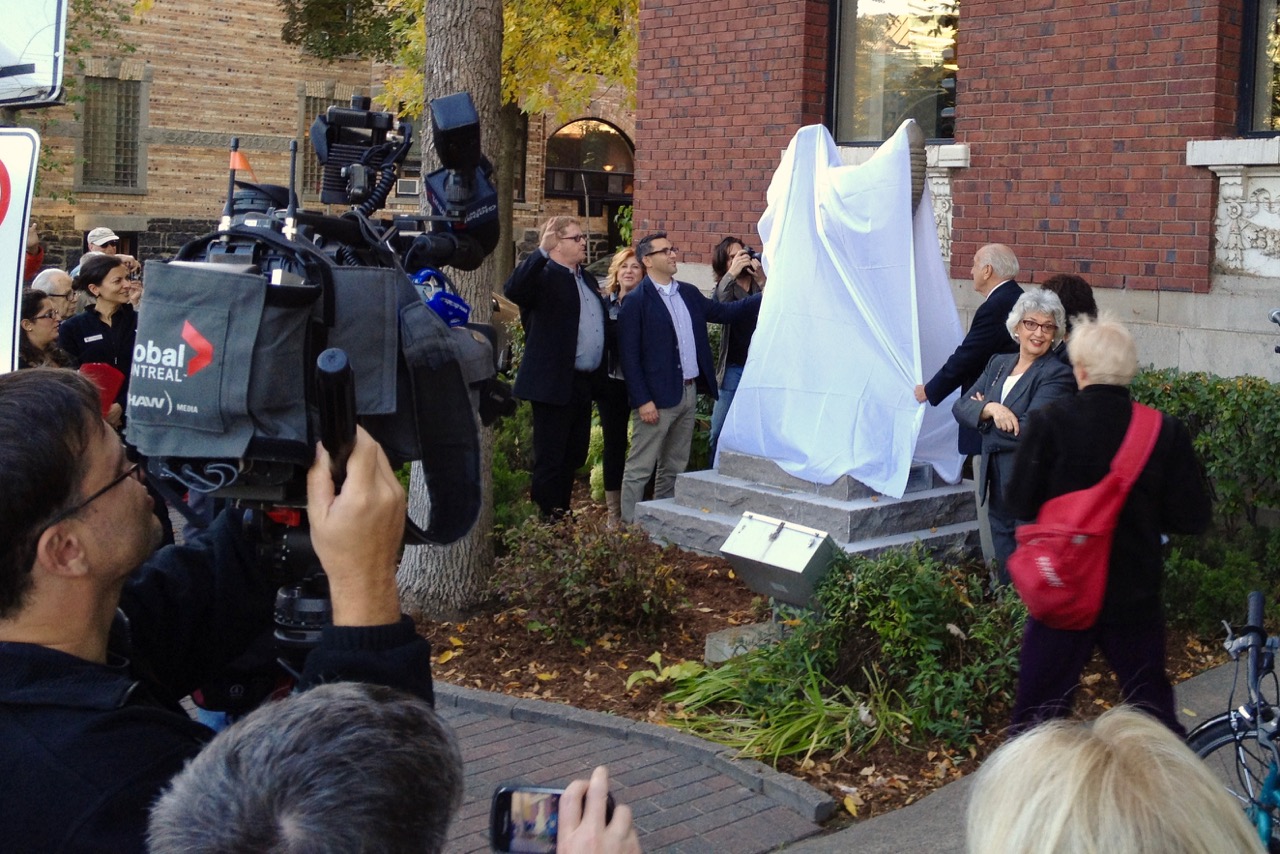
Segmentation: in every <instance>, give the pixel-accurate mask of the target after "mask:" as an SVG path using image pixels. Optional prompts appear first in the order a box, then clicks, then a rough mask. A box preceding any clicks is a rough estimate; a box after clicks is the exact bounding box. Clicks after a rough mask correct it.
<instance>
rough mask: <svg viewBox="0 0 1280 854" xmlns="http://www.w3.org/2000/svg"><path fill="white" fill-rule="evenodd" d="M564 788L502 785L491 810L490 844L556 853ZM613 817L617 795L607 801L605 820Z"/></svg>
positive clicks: (535, 853) (538, 853) (539, 853)
mask: <svg viewBox="0 0 1280 854" xmlns="http://www.w3.org/2000/svg"><path fill="white" fill-rule="evenodd" d="M563 794H564V789H548V788H544V787H542V786H518V785H506V786H499V787H498V788H497V789H495V790H494V792H493V806H492V808H491V809H490V811H489V845H490V847H492V848H493V850H494V851H513V852H526V853H527V854H554V852H555V850H556V831H557V829H558V828H559V825H560V796H561V795H563ZM612 820H613V795H609V799H608V801H606V802H605V823H606V824H608V823H609V822H610V821H612Z"/></svg>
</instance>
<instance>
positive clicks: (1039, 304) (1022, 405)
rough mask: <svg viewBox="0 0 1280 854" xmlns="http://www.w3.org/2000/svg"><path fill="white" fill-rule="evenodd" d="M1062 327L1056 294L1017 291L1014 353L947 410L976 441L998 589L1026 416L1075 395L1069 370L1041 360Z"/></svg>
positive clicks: (1008, 546)
mask: <svg viewBox="0 0 1280 854" xmlns="http://www.w3.org/2000/svg"><path fill="white" fill-rule="evenodd" d="M1066 326H1067V319H1066V312H1065V311H1064V310H1063V308H1062V301H1061V300H1059V299H1058V296H1057V294H1054V293H1052V292H1050V291H1046V290H1045V289H1043V288H1029V289H1028V290H1026V291H1025V292H1023V294H1022V296H1020V297H1018V301H1017V302H1016V303H1014V306H1013V311H1011V312H1009V319H1008V321H1006V323H1005V327H1006V328H1007V329H1008V330H1009V334H1010V335H1012V336H1013V340H1014V341H1017V342H1018V352H1017V353H1004V354H1000V355H996V356H992V357H991V361H989V362H987V367H986V370H984V371H983V372H982V376H980V377H978V381H977V382H975V383H974V384H973V387H972V388H970V389H969V390H968V391H966V392H964V393H963V394H962V395H961V396H960V399H959V400H957V401H956V403H955V405H954V406H952V407H951V414H952V415H954V416H955V419H956V421H958V422H959V423H960V424H961V426H964V427H971V428H974V429H976V430H977V431H978V432H979V433H980V434H981V436H982V466H981V469H980V470H979V474H978V484H979V489H978V496H979V500H982V501H986V502H988V509H987V516H988V518H989V519H990V521H991V545H992V547H993V550H994V551H995V557H996V563H997V569H996V571H997V578H998V579H999V582H1000V583H1001V584H1008V583H1009V571H1008V570H1007V569H1006V568H1005V565H1006V563H1007V562H1008V560H1009V555H1011V554H1013V549H1014V547H1015V546H1016V545H1017V541H1016V540H1015V539H1014V535H1013V531H1014V525H1015V523H1016V519H1015V517H1014V516H1013V514H1012V512H1010V510H1009V509H1008V507H1007V506H1006V502H1005V495H1006V494H1007V492H1008V487H1009V477H1010V475H1011V474H1012V472H1013V457H1014V452H1015V451H1017V450H1018V439H1019V436H1020V434H1021V432H1022V429H1023V428H1024V427H1025V426H1026V424H1027V418H1028V416H1029V415H1030V413H1031V412H1033V411H1035V410H1037V409H1040V408H1041V407H1043V406H1045V405H1046V404H1049V403H1051V402H1053V401H1055V400H1057V399H1059V398H1062V397H1067V396H1068V395H1070V394H1072V393H1074V392H1075V390H1076V381H1075V377H1073V376H1072V374H1071V368H1070V367H1068V366H1067V365H1065V364H1063V363H1062V362H1061V361H1060V360H1058V359H1056V358H1052V357H1051V358H1047V359H1046V358H1044V357H1045V356H1046V355H1049V354H1050V352H1051V351H1052V350H1053V346H1054V344H1056V343H1057V342H1058V341H1061V340H1062V335H1063V333H1064V332H1065V330H1066Z"/></svg>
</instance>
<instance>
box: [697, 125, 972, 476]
mask: <svg viewBox="0 0 1280 854" xmlns="http://www.w3.org/2000/svg"><path fill="white" fill-rule="evenodd" d="M759 230H760V237H761V240H762V241H763V244H764V253H763V254H764V258H765V263H766V265H767V271H768V274H769V282H768V285H767V287H766V288H765V292H764V302H763V305H762V306H761V309H760V319H759V322H758V324H757V326H756V332H755V336H754V337H753V338H752V340H751V349H750V352H749V354H748V357H747V364H746V368H745V370H744V372H743V375H742V381H741V383H740V384H739V385H738V392H737V395H736V396H735V397H734V400H733V406H732V408H731V409H730V410H729V416H728V418H727V419H726V421H725V425H724V430H723V432H722V433H721V434H720V445H719V447H720V449H723V450H733V451H740V452H743V453H748V454H755V455H757V456H761V457H766V458H768V459H771V460H773V461H775V462H776V463H778V465H780V466H781V467H782V468H783V469H784V470H786V471H787V472H789V473H790V474H792V475H795V476H796V477H800V478H803V479H805V480H809V481H812V482H816V483H822V484H829V483H832V482H834V481H835V480H837V479H838V478H839V477H840V476H841V475H846V474H847V475H849V476H851V477H853V478H855V479H856V480H858V481H860V482H862V483H864V484H866V485H867V486H870V487H871V488H873V489H875V490H876V491H878V492H880V493H882V494H884V495H891V496H894V497H897V498H900V497H902V494H903V492H904V491H905V489H906V484H907V475H908V473H909V471H910V468H911V462H912V460H913V459H915V460H917V461H919V462H922V463H927V464H929V465H932V466H933V468H934V469H935V471H937V473H938V474H939V475H940V476H941V477H942V478H943V479H944V480H946V481H947V482H950V483H954V482H956V481H958V480H959V477H960V464H961V457H960V454H959V452H958V451H957V449H956V438H957V426H956V422H955V419H954V418H952V417H951V403H952V400H953V398H954V395H953V397H951V398H948V399H947V400H946V401H944V402H943V403H942V404H941V405H940V406H937V407H931V406H929V405H928V404H927V403H926V404H920V403H917V402H916V400H915V397H914V395H913V390H914V388H915V386H916V385H917V384H919V383H921V382H923V381H924V380H925V379H927V378H929V377H931V376H932V375H933V373H934V372H935V371H936V370H937V369H938V368H939V367H940V366H941V365H942V363H943V362H944V361H946V359H947V357H948V356H949V355H951V353H952V351H953V350H955V348H956V345H958V344H959V343H960V341H961V339H962V337H963V331H962V329H961V326H960V318H959V315H958V313H957V311H956V305H955V298H954V297H953V295H952V293H951V283H950V280H949V279H948V277H947V272H946V269H945V267H944V265H943V261H942V254H941V251H940V249H939V246H938V235H937V229H936V227H935V225H934V221H933V206H932V203H931V201H930V198H929V193H928V187H927V186H926V187H925V195H924V198H923V199H922V200H921V202H920V205H919V210H918V212H917V214H916V215H915V216H914V217H912V214H911V166H910V155H909V149H908V143H907V136H906V126H905V125H903V127H901V128H899V129H898V132H897V133H896V134H895V135H894V136H893V138H892V139H890V140H889V141H888V142H886V143H885V144H884V145H882V146H881V147H880V149H879V150H878V151H877V152H876V154H875V155H874V156H873V157H872V158H871V160H870V161H868V162H867V163H865V164H862V165H860V166H845V165H842V164H841V162H840V154H839V151H838V149H837V147H836V144H835V142H834V140H832V138H831V135H830V134H829V133H828V132H827V130H826V128H824V127H821V126H816V125H815V126H810V127H805V128H801V129H800V131H799V132H798V133H797V134H796V135H795V137H794V138H793V139H792V140H791V144H790V145H789V146H788V147H787V151H786V153H785V154H784V155H783V158H782V163H781V164H780V165H779V166H778V169H777V171H776V172H775V173H774V176H773V181H772V183H771V184H770V185H769V193H768V208H767V209H766V211H765V213H764V216H763V217H761V219H760V227H759Z"/></svg>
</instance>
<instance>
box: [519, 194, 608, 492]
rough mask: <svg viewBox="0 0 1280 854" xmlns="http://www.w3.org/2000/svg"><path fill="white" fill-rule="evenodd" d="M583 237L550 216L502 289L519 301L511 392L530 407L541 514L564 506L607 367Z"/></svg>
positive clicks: (600, 309) (602, 310)
mask: <svg viewBox="0 0 1280 854" xmlns="http://www.w3.org/2000/svg"><path fill="white" fill-rule="evenodd" d="M586 257H587V236H586V234H584V233H583V231H582V225H581V223H579V222H578V220H577V219H575V218H573V217H570V216H555V217H552V218H551V219H550V220H548V221H547V224H546V227H544V228H543V230H542V240H541V242H540V243H539V244H538V250H537V251H536V252H534V253H532V254H531V255H530V256H529V257H528V258H526V259H525V260H524V261H523V262H521V263H520V265H519V266H518V267H516V269H515V270H514V271H513V272H512V273H511V278H509V279H507V283H506V285H505V286H504V287H503V290H504V291H505V292H506V295H507V299H509V300H511V301H512V302H514V303H515V304H516V305H518V306H520V323H521V325H522V326H524V335H525V339H524V358H523V360H521V362H520V372H519V374H517V375H516V384H515V388H514V389H513V391H514V392H515V395H516V397H518V398H520V399H521V400H527V401H530V402H531V404H532V406H533V482H532V483H531V484H530V489H529V491H530V493H531V495H532V498H533V503H534V504H537V505H538V509H539V510H541V511H542V515H543V516H547V517H554V516H558V515H560V514H561V513H564V512H565V511H567V510H568V509H569V498H570V495H571V494H572V492H573V477H574V474H575V472H577V470H578V469H579V468H581V467H582V464H583V463H584V462H586V460H587V448H588V446H589V444H590V442H591V391H592V385H593V383H594V382H595V381H596V380H597V379H598V378H599V373H600V370H601V368H602V367H603V366H604V335H605V318H606V317H607V316H608V313H609V312H608V309H607V307H606V306H605V303H604V299H603V297H601V296H600V291H599V288H598V287H597V285H596V280H595V277H594V276H592V275H591V274H590V273H588V272H586V271H585V270H583V269H582V267H581V264H582V262H583V261H584V260H586Z"/></svg>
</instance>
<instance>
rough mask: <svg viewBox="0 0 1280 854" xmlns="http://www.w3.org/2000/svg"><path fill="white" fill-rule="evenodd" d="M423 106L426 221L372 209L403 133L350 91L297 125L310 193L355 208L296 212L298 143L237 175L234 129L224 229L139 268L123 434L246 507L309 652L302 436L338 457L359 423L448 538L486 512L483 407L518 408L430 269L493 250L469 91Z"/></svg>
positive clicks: (167, 465)
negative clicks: (411, 480) (430, 158)
mask: <svg viewBox="0 0 1280 854" xmlns="http://www.w3.org/2000/svg"><path fill="white" fill-rule="evenodd" d="M430 115H431V122H432V142H433V145H434V147H435V150H436V152H437V154H438V155H439V158H440V162H441V164H442V165H441V168H440V169H438V170H436V171H434V172H432V173H431V174H430V175H428V176H427V178H426V181H425V184H426V188H427V196H428V200H429V202H430V205H431V209H432V213H431V214H430V215H426V216H394V217H391V218H389V219H382V220H375V219H374V218H373V215H374V214H375V212H377V211H378V210H380V209H381V208H382V206H383V205H384V204H385V203H386V200H387V197H388V195H389V194H390V192H391V190H392V188H393V187H394V186H395V182H396V180H397V178H398V175H399V170H400V167H401V165H402V164H403V162H404V160H405V158H406V157H407V155H408V154H409V151H410V149H411V146H412V143H413V125H412V124H411V123H409V122H406V121H397V120H396V118H395V117H394V116H393V115H392V114H391V113H387V112H378V111H374V110H371V109H370V105H369V101H368V99H367V98H356V99H353V101H352V104H351V106H350V107H330V108H329V109H328V111H327V112H326V113H325V114H324V115H321V116H318V117H317V118H316V120H315V123H314V124H313V125H312V127H311V132H310V139H311V142H312V146H313V147H314V149H315V152H316V155H317V157H318V159H319V161H320V163H321V164H322V166H323V177H322V181H321V186H320V188H319V191H320V201H321V202H322V203H323V204H326V205H334V204H342V205H350V206H351V209H350V210H348V211H347V212H345V213H343V214H341V215H336V216H335V215H330V214H326V213H319V212H312V211H306V210H302V209H300V208H299V205H298V197H297V193H296V191H295V188H294V181H293V176H294V175H295V174H296V172H297V169H296V156H297V144H296V142H295V143H293V144H292V145H291V152H292V154H291V158H290V160H291V164H290V165H291V168H290V181H289V185H288V186H287V187H282V186H272V185H264V184H256V183H254V184H251V183H248V182H244V181H239V180H237V179H236V165H237V157H236V149H237V144H236V141H235V140H233V141H232V168H231V170H230V174H229V176H228V187H227V199H226V204H225V206H224V209H223V213H222V218H221V221H220V223H219V227H218V229H217V230H216V231H214V232H212V233H210V234H206V235H203V236H201V237H198V238H196V239H195V240H192V241H191V242H189V243H187V244H186V245H184V246H183V247H182V249H181V250H179V252H178V253H177V255H176V257H175V258H174V260H172V261H170V262H148V263H147V265H146V281H147V290H146V294H145V296H144V298H143V303H142V306H141V310H140V312H139V322H138V332H137V344H136V346H135V352H134V361H133V365H132V369H131V377H130V387H129V393H128V427H127V434H126V438H127V440H128V442H129V443H130V444H131V445H133V446H135V447H136V448H137V450H138V451H139V453H141V454H142V455H144V456H145V457H146V458H147V460H148V462H147V471H148V475H149V476H150V477H151V478H152V479H153V481H160V482H161V483H162V484H163V483H167V484H172V483H175V482H176V483H177V484H178V485H179V487H180V489H179V491H188V492H190V493H194V494H200V495H206V496H209V497H210V498H211V499H224V500H227V501H230V502H233V503H234V504H235V505H237V506H239V507H241V508H244V510H245V513H244V518H245V526H246V530H248V531H249V533H250V534H251V536H252V538H253V540H254V541H255V543H256V545H257V549H258V553H259V555H260V557H261V559H262V562H263V563H264V565H265V566H266V567H268V569H269V571H271V572H273V573H274V574H276V575H277V576H278V577H279V579H280V582H281V583H282V584H285V585H286V586H285V587H283V588H282V589H281V592H280V595H279V598H278V601H277V624H278V629H277V632H276V636H277V640H278V641H279V642H280V643H281V648H282V649H284V650H286V652H287V651H288V650H293V651H299V650H301V651H303V652H305V650H306V649H307V648H309V646H310V645H311V642H312V641H314V640H315V639H317V638H318V632H319V629H320V627H321V626H322V625H323V624H324V623H325V622H327V618H328V609H327V602H325V601H324V600H325V599H326V596H325V592H326V591H325V582H324V579H323V575H322V573H319V571H318V570H319V567H318V563H317V561H316V560H315V556H314V553H313V552H312V550H311V548H310V539H309V536H308V528H307V524H306V520H305V514H304V513H303V511H302V509H301V508H302V507H304V506H305V498H306V472H307V469H308V468H309V466H310V464H311V461H312V459H313V458H314V452H313V450H312V448H313V447H314V443H315V442H316V441H317V440H322V441H323V442H324V443H325V445H326V448H328V450H329V452H330V455H331V456H332V457H333V458H334V459H335V460H339V461H340V460H343V459H345V454H346V453H349V448H350V445H351V443H353V442H354V439H355V426H356V423H357V422H359V423H360V424H361V425H363V426H364V427H365V429H366V430H368V431H369V433H370V434H371V435H372V436H373V437H374V438H375V439H377V440H378V441H379V442H380V443H381V444H382V446H383V448H384V450H385V451H386V453H387V456H388V458H389V459H390V460H391V463H392V465H393V466H399V465H402V464H403V463H405V462H409V461H420V462H421V466H422V472H423V475H424V478H425V481H426V487H427V493H428V498H429V512H428V518H427V519H426V521H425V522H423V523H422V524H418V523H417V522H415V521H414V520H413V519H412V518H410V519H409V520H407V523H406V535H405V541H406V543H407V544H422V543H437V544H446V543H450V542H453V541H455V540H457V539H459V538H460V537H462V536H463V535H465V534H466V533H467V532H468V531H469V530H470V528H471V527H472V525H473V524H474V522H475V520H476V517H477V515H478V513H479V509H480V505H481V498H482V495H481V488H482V484H481V480H480V437H479V432H478V427H477V417H478V418H479V420H480V421H481V422H483V423H484V424H486V425H488V424H491V423H493V421H494V420H496V418H498V417H499V416H501V415H502V414H505V413H507V412H509V411H510V410H511V409H512V408H513V401H512V399H511V395H510V391H509V389H508V388H507V387H506V385H505V384H504V383H502V382H501V381H499V380H498V379H497V378H496V370H495V357H494V346H493V342H494V330H493V328H492V327H491V326H490V325H488V324H485V323H480V322H472V321H471V320H470V316H469V315H470V307H469V306H468V305H467V304H466V302H465V301H464V300H462V298H461V297H460V296H459V295H458V294H457V292H456V289H455V288H454V287H453V285H452V282H451V281H450V280H449V278H448V276H447V275H446V274H445V273H443V272H442V270H441V269H440V268H441V267H444V266H453V267H456V268H458V269H462V270H474V269H476V268H478V267H479V266H480V265H481V264H482V263H483V261H484V259H485V258H486V257H487V256H488V255H489V254H490V253H491V252H492V251H493V249H494V247H495V246H496V244H497V240H498V230H499V225H498V205H497V193H496V191H495V189H494V185H493V183H492V180H491V173H492V169H491V167H490V165H489V163H488V161H487V160H486V159H485V158H484V156H483V154H482V153H481V148H480V125H479V117H478V116H477V114H476V110H475V107H474V104H473V103H472V101H471V98H470V96H469V95H467V94H466V93H459V94H455V95H450V96H447V97H443V98H438V99H435V100H433V101H432V102H431V104H430ZM486 308H487V306H486ZM339 465H340V463H339ZM337 469H338V466H335V472H334V473H335V481H338V480H340V476H341V473H340V471H338V470H337ZM299 579H303V581H302V583H301V584H300V585H298V584H293V582H297V581H298V580H299ZM282 663H283V662H282Z"/></svg>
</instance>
